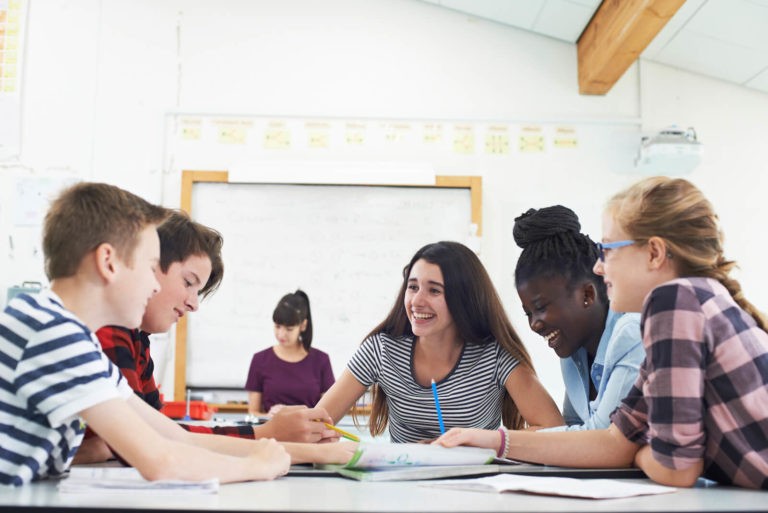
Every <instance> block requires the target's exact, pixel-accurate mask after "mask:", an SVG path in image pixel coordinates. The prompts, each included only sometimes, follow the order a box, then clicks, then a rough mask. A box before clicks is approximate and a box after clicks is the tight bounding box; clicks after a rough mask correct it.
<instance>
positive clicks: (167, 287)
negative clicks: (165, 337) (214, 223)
mask: <svg viewBox="0 0 768 513" xmlns="http://www.w3.org/2000/svg"><path fill="white" fill-rule="evenodd" d="M210 275H211V260H210V259H209V258H208V257H207V256H203V255H190V256H189V257H187V259H186V260H183V261H181V262H173V263H171V264H170V265H169V266H168V270H167V271H166V272H165V273H163V272H162V271H160V270H159V269H158V271H157V279H158V281H159V282H160V285H161V287H162V289H161V291H160V293H159V294H157V295H156V296H155V297H153V298H152V299H151V300H150V302H149V304H148V305H147V310H146V312H145V313H144V318H143V319H142V321H141V329H142V330H143V331H146V332H147V333H164V332H166V331H168V330H169V329H170V327H171V325H172V324H173V323H174V322H176V321H178V320H179V319H180V318H181V317H183V316H184V314H185V313H186V312H194V311H195V310H197V308H198V306H199V301H200V300H199V294H200V290H201V289H202V288H203V287H204V286H205V284H206V282H207V281H208V277H209V276H210Z"/></svg>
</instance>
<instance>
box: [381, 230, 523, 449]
mask: <svg viewBox="0 0 768 513" xmlns="http://www.w3.org/2000/svg"><path fill="white" fill-rule="evenodd" d="M422 259H423V260H425V261H427V262H429V263H431V264H435V265H437V266H438V267H440V270H441V272H442V273H443V282H444V284H445V301H446V304H447V306H448V311H449V312H450V313H451V317H453V321H454V323H455V324H456V331H457V333H458V336H459V337H460V338H461V340H463V341H464V342H465V343H467V344H489V343H492V342H493V341H498V343H499V344H500V345H501V347H502V348H504V350H505V351H507V352H508V353H510V354H511V355H512V356H513V357H515V358H516V359H517V360H519V361H520V363H521V364H525V365H527V366H528V367H530V368H531V369H533V364H532V363H531V358H530V356H529V355H528V352H527V351H526V349H525V347H524V346H523V343H522V342H521V340H520V337H518V336H517V333H515V329H514V328H513V327H512V323H510V321H509V318H508V317H507V314H506V312H505V311H504V306H503V305H502V304H501V300H500V299H499V295H498V293H497V292H496V289H495V288H494V286H493V283H492V282H491V278H490V276H488V272H487V271H486V270H485V267H483V264H482V263H481V262H480V259H478V258H477V255H475V254H474V253H473V252H472V250H470V249H469V248H467V247H466V246H464V245H462V244H459V243H458V242H450V241H441V242H435V243H433V244H427V245H426V246H424V247H423V248H421V249H420V250H418V251H417V252H416V254H415V255H413V258H411V261H410V262H409V263H408V265H406V266H405V268H404V269H403V283H402V285H401V286H400V292H399V293H398V295H397V299H396V300H395V303H394V305H392V309H391V310H390V312H389V314H387V317H386V318H385V319H384V320H383V321H382V322H381V323H380V324H379V325H378V326H376V327H375V328H374V329H373V330H372V331H371V332H370V333H369V334H368V337H370V336H372V335H375V334H377V333H387V334H389V335H391V336H394V337H398V336H413V331H412V329H411V323H410V322H409V321H408V315H407V313H406V311H405V306H404V303H403V302H404V299H405V291H406V287H407V285H408V277H409V276H410V273H411V268H412V267H413V265H414V264H415V263H416V262H417V261H418V260H422ZM366 338H367V337H366ZM371 399H372V403H373V404H372V406H371V417H370V421H369V430H370V432H371V435H373V436H376V435H379V434H381V433H383V432H384V429H385V428H386V426H387V423H388V421H389V409H388V407H387V403H386V397H385V395H384V392H383V391H382V390H381V388H380V387H379V386H378V385H376V384H374V385H373V386H372V388H371ZM502 420H503V422H504V425H505V426H510V427H513V428H515V429H518V428H521V427H523V426H524V423H525V422H524V420H523V418H522V416H521V415H520V412H519V411H518V408H517V405H516V404H515V403H514V401H512V398H511V397H510V396H509V394H507V393H505V394H504V403H503V405H502Z"/></svg>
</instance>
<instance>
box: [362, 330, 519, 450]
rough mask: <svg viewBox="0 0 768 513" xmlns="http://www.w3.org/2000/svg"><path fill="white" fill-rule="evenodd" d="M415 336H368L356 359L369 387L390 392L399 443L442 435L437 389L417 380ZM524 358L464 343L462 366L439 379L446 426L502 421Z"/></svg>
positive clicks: (489, 345) (393, 427) (493, 424)
mask: <svg viewBox="0 0 768 513" xmlns="http://www.w3.org/2000/svg"><path fill="white" fill-rule="evenodd" d="M413 347H414V339H413V337H391V336H390V335H387V334H386V333H379V334H377V335H373V336H371V337H369V338H367V339H366V340H365V341H364V342H363V343H362V345H361V346H360V348H359V349H358V350H357V352H356V353H355V355H354V356H353V357H352V359H351V360H350V362H349V364H348V367H349V370H350V372H352V375H353V376H354V377H355V378H356V379H357V380H358V381H359V382H360V383H362V384H363V385H365V386H370V385H372V384H373V383H378V384H379V386H380V387H381V389H382V390H383V391H384V393H385V394H386V396H387V405H388V406H389V434H390V437H391V439H392V441H393V442H397V443H401V442H418V441H419V440H425V439H431V438H436V437H438V436H440V426H439V423H438V421H437V412H436V410H435V401H434V398H433V396H432V389H431V388H430V387H429V386H422V385H420V384H418V383H417V382H416V380H415V379H414V373H413ZM517 364H518V361H517V359H515V358H514V357H513V356H512V355H510V354H509V353H508V352H507V351H505V350H504V349H502V347H501V346H500V345H499V344H498V343H497V342H491V343H487V344H464V347H463V349H462V352H461V356H460V357H459V361H458V363H457V364H456V367H454V369H453V370H452V371H451V372H450V373H449V374H448V376H446V377H445V378H444V379H443V380H442V381H440V382H438V383H437V389H438V396H439V399H440V409H441V411H442V414H443V422H444V424H445V429H446V430H448V429H450V428H452V427H476V428H482V429H496V428H498V427H499V425H501V405H502V399H503V397H504V393H505V388H504V383H505V382H506V381H507V378H508V377H509V375H510V373H511V372H512V370H513V369H514V368H515V367H516V366H517Z"/></svg>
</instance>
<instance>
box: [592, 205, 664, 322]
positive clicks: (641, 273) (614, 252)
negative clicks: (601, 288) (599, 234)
mask: <svg viewBox="0 0 768 513" xmlns="http://www.w3.org/2000/svg"><path fill="white" fill-rule="evenodd" d="M631 238H632V237H630V236H629V235H628V234H627V233H626V232H624V230H622V229H621V227H620V226H619V225H618V223H616V221H615V220H614V218H613V216H612V215H610V214H609V213H605V214H604V215H603V242H615V241H620V240H629V239H631ZM604 253H605V261H604V262H602V261H600V260H598V261H597V262H596V263H595V267H594V272H595V274H597V275H600V276H602V277H603V280H604V281H605V286H606V289H607V292H608V298H609V299H610V301H611V309H613V310H615V311H617V312H639V311H641V310H642V307H643V301H644V300H645V296H646V295H647V294H648V293H649V292H650V291H651V290H652V289H653V288H654V287H655V286H656V285H657V284H658V282H659V280H658V278H657V277H656V276H655V275H654V273H653V272H652V270H651V269H650V268H649V262H650V254H649V252H648V246H647V244H633V245H631V246H624V247H621V248H615V249H606V250H604Z"/></svg>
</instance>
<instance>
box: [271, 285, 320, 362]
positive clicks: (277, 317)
mask: <svg viewBox="0 0 768 513" xmlns="http://www.w3.org/2000/svg"><path fill="white" fill-rule="evenodd" d="M305 320H306V321H307V327H306V329H305V330H304V331H302V332H301V334H300V335H299V340H300V341H301V345H302V346H304V349H305V350H307V351H309V348H310V347H311V346H312V312H311V311H310V310H309V296H307V294H306V292H304V291H303V290H301V289H296V292H293V293H288V294H286V295H284V296H283V297H282V298H280V301H278V302H277V306H276V307H275V311H274V312H272V322H274V323H275V324H282V325H283V326H298V325H299V324H301V323H302V322H304V321H305Z"/></svg>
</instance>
